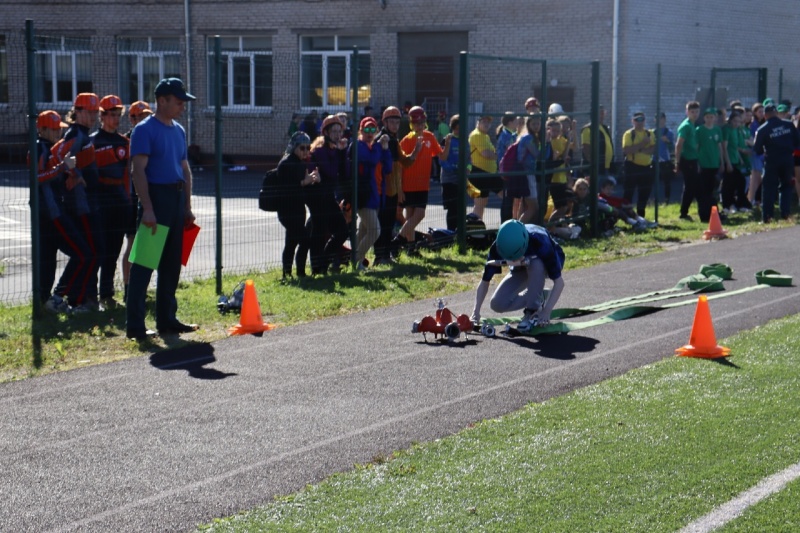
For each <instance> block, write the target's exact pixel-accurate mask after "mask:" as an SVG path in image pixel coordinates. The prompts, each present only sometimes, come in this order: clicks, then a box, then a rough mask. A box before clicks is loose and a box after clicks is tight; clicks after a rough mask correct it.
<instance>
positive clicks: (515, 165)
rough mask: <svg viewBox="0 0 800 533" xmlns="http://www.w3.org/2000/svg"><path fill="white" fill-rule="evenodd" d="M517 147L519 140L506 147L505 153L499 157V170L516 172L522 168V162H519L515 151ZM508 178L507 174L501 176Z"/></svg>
mask: <svg viewBox="0 0 800 533" xmlns="http://www.w3.org/2000/svg"><path fill="white" fill-rule="evenodd" d="M518 148H519V141H517V142H515V143H513V144H512V145H511V146H509V147H508V148H507V149H506V153H504V154H503V157H502V158H500V165H499V166H500V169H499V170H500V172H517V171H520V170H522V164H521V163H520V162H519V158H518V157H517V152H518ZM503 178H504V179H508V176H503Z"/></svg>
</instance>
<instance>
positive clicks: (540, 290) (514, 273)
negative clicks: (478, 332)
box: [471, 220, 564, 331]
mask: <svg viewBox="0 0 800 533" xmlns="http://www.w3.org/2000/svg"><path fill="white" fill-rule="evenodd" d="M504 265H508V266H510V267H511V268H510V271H509V273H508V274H506V276H505V278H503V281H501V282H500V285H498V286H497V288H496V289H495V291H494V294H493V295H492V299H491V301H490V302H489V305H490V307H491V308H492V310H493V311H496V312H498V313H506V312H509V311H515V310H518V309H524V316H523V319H522V321H521V322H520V323H519V325H518V326H517V329H518V330H520V331H530V330H531V329H532V328H533V327H535V326H536V325H542V326H544V325H547V324H549V323H550V314H551V313H552V312H553V308H554V307H555V305H556V303H557V302H558V298H559V297H560V296H561V291H562V290H563V289H564V279H563V278H562V277H561V270H562V268H563V267H564V251H563V250H562V249H561V246H559V245H558V244H557V243H556V242H555V241H554V240H553V238H552V237H551V236H550V234H549V233H548V232H547V230H546V229H544V228H543V227H541V226H536V225H534V224H523V223H522V222H519V221H518V220H508V221H506V222H504V223H503V224H502V225H501V226H500V229H499V230H498V232H497V239H496V240H495V242H494V243H493V244H492V247H491V248H490V249H489V257H488V260H487V261H486V266H485V267H484V270H483V277H482V278H481V281H480V283H479V284H478V287H477V289H476V292H475V307H474V308H473V310H472V317H471V318H472V322H473V323H474V324H478V323H480V320H481V307H482V306H483V301H484V300H485V299H486V295H487V294H488V293H489V283H490V281H491V279H492V278H493V277H494V276H495V274H499V273H500V272H501V271H502V268H501V267H502V266H504ZM545 277H548V278H550V279H551V280H553V289H552V290H551V291H550V296H549V297H548V298H547V302H544V301H543V300H544V281H545Z"/></svg>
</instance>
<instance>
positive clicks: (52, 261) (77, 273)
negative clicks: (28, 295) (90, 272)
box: [39, 216, 92, 305]
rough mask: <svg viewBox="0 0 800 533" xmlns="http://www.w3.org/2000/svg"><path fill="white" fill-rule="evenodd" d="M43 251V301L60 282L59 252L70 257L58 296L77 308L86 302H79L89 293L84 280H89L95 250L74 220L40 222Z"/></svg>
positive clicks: (45, 220)
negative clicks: (56, 283)
mask: <svg viewBox="0 0 800 533" xmlns="http://www.w3.org/2000/svg"><path fill="white" fill-rule="evenodd" d="M39 227H40V231H41V233H40V235H41V242H40V250H41V266H40V268H39V283H40V284H41V288H42V301H46V300H47V299H48V298H49V297H50V291H51V290H52V289H53V283H54V282H55V279H56V260H57V256H58V251H59V250H61V251H62V252H63V253H64V255H66V256H67V257H69V260H68V261H67V266H66V268H65V269H64V272H62V274H61V277H60V279H59V280H58V286H57V287H56V290H55V293H56V294H58V295H59V296H66V297H67V298H68V299H69V301H70V302H72V304H73V305H78V304H80V303H83V302H82V301H78V295H79V294H80V293H81V292H82V291H85V286H84V285H83V284H82V283H83V280H85V279H87V276H86V270H87V268H88V266H89V261H90V260H91V257H92V251H91V249H90V248H89V245H88V244H86V240H85V239H84V238H83V234H82V233H81V232H80V231H78V228H77V227H76V226H75V224H74V223H73V221H72V218H71V217H67V216H60V217H58V218H56V219H54V220H49V219H40V225H39Z"/></svg>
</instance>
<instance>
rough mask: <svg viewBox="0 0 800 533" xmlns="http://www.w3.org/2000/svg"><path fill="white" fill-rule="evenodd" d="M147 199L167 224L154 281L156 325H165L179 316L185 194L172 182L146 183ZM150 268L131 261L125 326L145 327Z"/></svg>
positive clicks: (150, 275) (140, 329)
mask: <svg viewBox="0 0 800 533" xmlns="http://www.w3.org/2000/svg"><path fill="white" fill-rule="evenodd" d="M148 188H149V190H150V201H151V202H152V204H153V212H154V213H155V216H156V221H157V222H158V223H159V224H161V225H162V226H167V228H169V233H167V240H166V242H165V243H164V251H163V252H162V254H161V260H160V261H159V263H158V278H157V284H156V327H157V328H159V329H161V328H168V327H170V326H172V325H173V324H174V323H175V322H177V321H178V319H177V318H176V317H175V314H176V313H177V312H178V300H177V299H176V298H175V293H176V291H177V290H178V281H179V280H180V276H181V253H182V251H183V227H184V224H185V215H186V197H185V195H184V192H183V190H182V189H181V190H179V189H178V188H177V187H176V186H174V185H155V184H152V183H151V184H149V186H148ZM138 220H139V224H141V220H142V209H141V206H140V207H139V216H138ZM152 275H153V271H152V270H151V269H149V268H147V267H144V266H142V265H137V264H136V263H134V264H132V265H131V275H130V281H129V283H128V300H127V302H126V314H127V320H128V323H127V330H128V332H129V333H130V332H140V331H143V330H145V329H146V328H145V325H144V316H145V297H146V295H147V287H148V285H150V278H151V277H152Z"/></svg>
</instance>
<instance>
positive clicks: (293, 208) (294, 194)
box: [278, 131, 320, 280]
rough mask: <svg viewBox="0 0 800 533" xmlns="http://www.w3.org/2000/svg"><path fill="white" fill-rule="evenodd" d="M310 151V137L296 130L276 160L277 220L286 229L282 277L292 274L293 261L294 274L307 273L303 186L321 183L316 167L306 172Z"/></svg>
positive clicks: (303, 274) (306, 237) (306, 236)
mask: <svg viewBox="0 0 800 533" xmlns="http://www.w3.org/2000/svg"><path fill="white" fill-rule="evenodd" d="M310 151H311V138H310V137H309V136H308V135H307V134H306V133H305V132H302V131H298V132H295V133H294V134H293V135H292V137H291V138H290V139H289V144H288V145H287V146H286V151H285V152H284V154H283V157H282V158H281V160H280V162H279V163H278V180H279V181H280V183H281V186H282V187H283V190H282V191H281V192H280V196H281V197H282V198H283V199H284V200H283V202H282V203H281V208H280V209H278V221H279V222H280V223H281V225H282V226H283V227H284V228H285V229H286V237H285V239H284V246H283V254H282V256H281V260H282V264H283V279H284V280H288V279H290V278H291V277H292V260H294V262H295V263H296V266H297V276H298V277H304V276H305V275H306V252H307V251H308V241H309V238H308V233H307V232H306V205H305V190H304V188H305V187H308V186H311V185H315V184H317V183H319V182H320V178H319V172H318V171H317V170H316V169H314V170H313V171H311V172H309V154H310Z"/></svg>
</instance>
